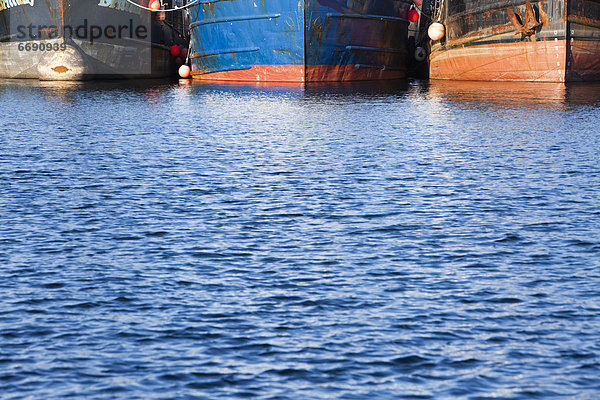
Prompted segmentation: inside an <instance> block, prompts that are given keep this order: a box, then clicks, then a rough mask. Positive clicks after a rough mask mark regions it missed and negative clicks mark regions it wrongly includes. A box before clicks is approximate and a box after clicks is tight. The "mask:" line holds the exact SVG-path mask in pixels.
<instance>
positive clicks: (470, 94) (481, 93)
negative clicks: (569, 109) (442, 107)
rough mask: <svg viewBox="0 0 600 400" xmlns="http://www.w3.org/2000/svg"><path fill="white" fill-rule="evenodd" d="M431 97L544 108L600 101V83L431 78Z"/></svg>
mask: <svg viewBox="0 0 600 400" xmlns="http://www.w3.org/2000/svg"><path fill="white" fill-rule="evenodd" d="M427 92H428V96H429V97H430V98H432V99H438V100H440V101H442V102H448V103H456V104H469V105H475V106H480V107H486V106H496V107H497V106H501V107H500V108H506V107H511V106H515V107H525V108H527V107H534V108H535V107H544V106H545V105H576V104H582V105H585V104H589V105H598V104H600V82H598V83H596V82H593V83H591V82H590V83H569V84H566V85H565V84H564V83H552V82H485V83H482V82H476V81H444V80H432V81H431V82H430V83H429V84H428V91H427Z"/></svg>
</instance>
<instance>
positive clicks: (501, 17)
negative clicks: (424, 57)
mask: <svg viewBox="0 0 600 400" xmlns="http://www.w3.org/2000/svg"><path fill="white" fill-rule="evenodd" d="M446 4H447V6H446V8H445V10H443V14H442V22H443V23H444V25H445V27H446V36H445V38H444V39H442V40H441V41H437V42H433V43H432V46H431V53H430V57H429V62H430V67H429V75H430V78H432V79H455V80H490V81H540V82H567V81H587V80H599V79H600V29H599V28H600V3H597V2H593V1H589V0H573V1H570V2H568V4H567V2H565V1H562V0H561V1H557V0H548V1H540V2H532V5H533V10H534V13H535V19H536V23H537V24H538V26H536V27H535V28H534V29H531V30H530V31H524V30H518V25H516V24H514V23H512V22H511V20H510V18H509V13H510V11H509V10H513V11H514V12H515V14H516V15H517V16H519V21H523V23H524V22H525V21H526V18H527V17H526V14H527V11H526V2H525V1H516V2H515V1H497V0H496V1H493V0H492V1H490V0H487V1H478V2H474V1H468V0H467V1H457V0H448V1H447V3H446Z"/></svg>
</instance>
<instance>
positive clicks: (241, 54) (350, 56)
mask: <svg viewBox="0 0 600 400" xmlns="http://www.w3.org/2000/svg"><path fill="white" fill-rule="evenodd" d="M410 5H411V0H364V1H360V2H348V1H345V0H343V1H342V0H301V1H298V0H203V1H201V2H200V3H199V4H198V5H195V6H193V7H191V8H190V33H191V42H190V52H191V54H190V61H191V69H192V76H193V77H194V78H196V79H200V80H209V81H236V82H291V83H304V82H324V81H359V80H379V79H399V78H404V77H405V76H406V60H407V47H406V43H407V27H408V12H409V9H410Z"/></svg>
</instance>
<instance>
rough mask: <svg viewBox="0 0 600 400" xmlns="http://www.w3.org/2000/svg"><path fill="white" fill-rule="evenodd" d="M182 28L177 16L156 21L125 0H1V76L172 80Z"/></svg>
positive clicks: (153, 15) (182, 39) (183, 37)
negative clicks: (172, 49) (173, 48)
mask: <svg viewBox="0 0 600 400" xmlns="http://www.w3.org/2000/svg"><path fill="white" fill-rule="evenodd" d="M174 18H175V19H177V20H175V21H170V19H174ZM183 25H184V20H183V19H182V16H181V14H180V15H177V16H173V15H167V16H165V18H162V16H161V17H160V18H159V14H158V13H150V12H149V11H146V10H144V9H142V8H140V7H136V6H134V5H132V4H131V3H129V2H127V0H45V1H40V0H0V77H1V78H32V79H43V80H87V79H115V78H116V79H119V78H159V77H167V76H173V75H174V72H175V67H176V66H175V63H174V59H173V57H172V56H171V54H170V46H171V45H172V44H181V45H185V44H186V43H187V34H186V27H185V26H183Z"/></svg>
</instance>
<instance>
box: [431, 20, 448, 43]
mask: <svg viewBox="0 0 600 400" xmlns="http://www.w3.org/2000/svg"><path fill="white" fill-rule="evenodd" d="M445 34H446V28H445V27H444V25H442V24H440V23H439V22H434V23H433V24H431V25H429V29H427V35H429V38H430V39H431V40H440V39H441V38H443V37H444V35H445Z"/></svg>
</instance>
